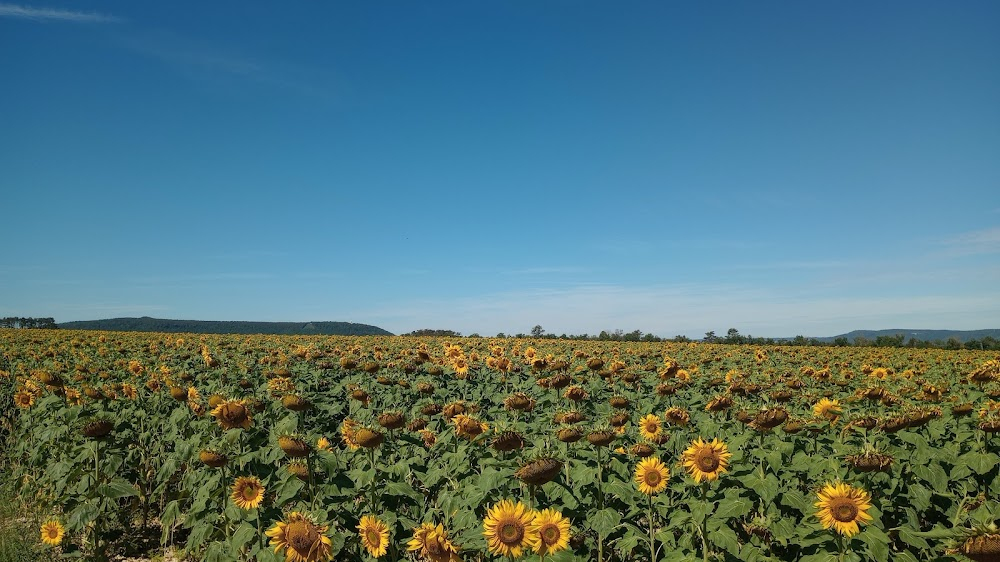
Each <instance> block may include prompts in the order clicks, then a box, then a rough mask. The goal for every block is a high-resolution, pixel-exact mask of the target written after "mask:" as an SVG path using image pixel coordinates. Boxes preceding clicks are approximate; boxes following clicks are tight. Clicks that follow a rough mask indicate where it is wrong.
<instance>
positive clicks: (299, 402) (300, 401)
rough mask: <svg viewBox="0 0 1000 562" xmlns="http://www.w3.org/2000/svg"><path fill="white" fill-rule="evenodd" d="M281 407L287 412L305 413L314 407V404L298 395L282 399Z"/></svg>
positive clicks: (286, 396)
mask: <svg viewBox="0 0 1000 562" xmlns="http://www.w3.org/2000/svg"><path fill="white" fill-rule="evenodd" d="M281 405H282V406H284V407H285V409H286V410H291V411H293V412H304V411H306V410H308V409H309V408H311V407H312V403H311V402H309V400H308V399H306V398H303V397H302V396H299V395H298V394H286V395H284V396H282V397H281Z"/></svg>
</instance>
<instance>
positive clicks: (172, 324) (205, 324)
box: [59, 316, 393, 336]
mask: <svg viewBox="0 0 1000 562" xmlns="http://www.w3.org/2000/svg"><path fill="white" fill-rule="evenodd" d="M59 328H60V329H63V330H106V331H111V332H184V333H191V334H276V335H297V336H298V335H321V336H391V335H393V334H392V332H388V331H386V330H383V329H382V328H379V327H378V326H370V325H368V324H355V323H353V322H242V321H215V320H167V319H163V318H150V317H149V316H143V317H142V318H109V319H107V320H81V321H77V322H61V323H60V324H59Z"/></svg>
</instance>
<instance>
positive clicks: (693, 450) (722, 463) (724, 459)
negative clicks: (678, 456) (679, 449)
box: [681, 437, 733, 483]
mask: <svg viewBox="0 0 1000 562" xmlns="http://www.w3.org/2000/svg"><path fill="white" fill-rule="evenodd" d="M731 456H733V455H732V453H730V452H729V448H728V447H726V444H725V443H723V442H722V441H719V440H718V439H713V440H712V442H711V443H709V442H707V441H704V440H702V438H701V437H699V438H698V439H697V440H695V441H692V442H691V445H690V446H689V447H688V448H687V449H685V450H684V456H683V459H682V461H681V463H682V464H683V465H684V468H686V469H687V471H688V474H690V475H691V477H692V478H694V481H695V482H698V483H701V481H702V480H705V481H706V482H707V481H712V480H718V479H719V474H722V473H723V472H728V469H729V457H731Z"/></svg>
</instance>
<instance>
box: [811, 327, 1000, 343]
mask: <svg viewBox="0 0 1000 562" xmlns="http://www.w3.org/2000/svg"><path fill="white" fill-rule="evenodd" d="M900 334H902V335H903V343H906V342H908V341H910V340H912V339H918V340H922V341H932V342H933V341H942V342H943V341H948V340H949V339H950V338H955V339H957V340H958V341H960V342H962V343H965V342H968V341H972V340H981V339H983V338H985V337H992V338H993V339H1000V329H989V330H906V329H893V330H854V331H853V332H847V333H846V334H841V335H839V336H833V337H829V338H817V339H818V340H820V341H824V342H832V341H833V340H835V339H837V338H847V341H849V342H854V339H855V338H859V337H861V338H865V339H867V340H869V341H874V340H875V339H876V338H878V337H879V336H886V337H893V336H899V335H900Z"/></svg>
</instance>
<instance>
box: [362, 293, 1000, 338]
mask: <svg viewBox="0 0 1000 562" xmlns="http://www.w3.org/2000/svg"><path fill="white" fill-rule="evenodd" d="M352 315H353V316H354V317H357V318H366V319H367V320H366V321H367V322H371V323H374V324H377V325H380V326H383V327H385V328H387V329H389V330H393V331H397V332H405V331H410V330H413V329H419V328H444V329H454V330H459V331H463V332H464V333H471V332H479V333H481V334H484V335H492V334H494V333H497V332H499V331H503V332H507V333H510V332H511V331H514V332H525V333H526V332H527V331H528V330H530V329H531V326H534V325H535V324H541V325H542V326H543V327H545V328H546V329H547V330H548V331H550V332H554V333H562V332H567V333H582V332H588V333H591V334H594V333H598V332H600V331H601V330H614V329H619V328H620V329H624V330H626V331H631V330H634V329H640V330H644V331H649V332H652V333H655V334H657V335H660V336H666V337H672V336H674V335H676V334H685V335H688V336H690V337H700V336H701V335H702V334H704V333H705V332H706V331H708V330H714V331H716V333H722V332H724V331H725V330H727V329H728V328H732V327H735V328H737V329H739V330H740V331H741V332H742V333H744V334H752V335H755V336H772V337H783V336H789V337H790V336H794V335H798V334H802V335H806V336H833V335H837V334H840V333H845V332H848V331H850V330H854V329H882V328H900V327H903V328H908V327H913V328H928V327H933V328H953V329H973V328H984V327H992V326H990V325H992V324H995V323H996V322H995V319H996V318H998V317H1000V301H998V300H997V298H996V295H995V294H993V295H990V294H967V295H939V294H925V295H918V296H894V297H888V298H883V297H854V296H846V295H835V294H827V295H807V294H801V295H796V294H786V293H783V292H778V291H771V290H763V289H756V288H748V287H740V286H725V285H716V286H707V285H695V284H691V285H674V286H623V285H580V286H575V287H567V288H563V289H540V290H532V291H517V292H507V293H497V294H490V295H484V296H481V297H469V298H464V299H448V300H445V299H442V300H437V299H433V300H414V301H408V302H393V303H385V305H384V306H383V307H379V308H378V309H372V310H359V311H355V312H353V314H352Z"/></svg>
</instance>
